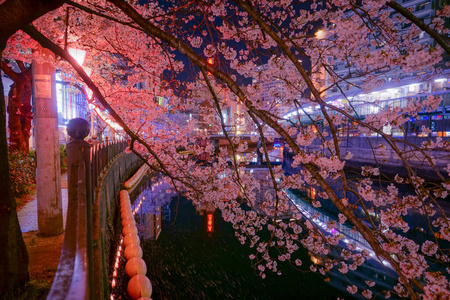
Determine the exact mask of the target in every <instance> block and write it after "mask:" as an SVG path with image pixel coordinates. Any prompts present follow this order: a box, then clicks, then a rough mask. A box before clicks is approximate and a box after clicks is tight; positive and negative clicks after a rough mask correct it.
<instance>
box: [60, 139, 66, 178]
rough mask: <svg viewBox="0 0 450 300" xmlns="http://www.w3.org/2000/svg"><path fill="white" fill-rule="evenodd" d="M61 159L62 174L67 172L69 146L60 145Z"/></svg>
mask: <svg viewBox="0 0 450 300" xmlns="http://www.w3.org/2000/svg"><path fill="white" fill-rule="evenodd" d="M59 158H60V161H61V172H64V171H67V146H66V145H59Z"/></svg>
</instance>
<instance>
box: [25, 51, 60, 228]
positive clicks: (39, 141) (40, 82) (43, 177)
mask: <svg viewBox="0 0 450 300" xmlns="http://www.w3.org/2000/svg"><path fill="white" fill-rule="evenodd" d="M38 51H39V52H40V54H41V56H42V55H44V56H47V57H49V58H54V54H53V52H51V51H50V50H48V49H46V48H40V49H39V50H38ZM32 74H33V75H32V76H33V77H32V78H33V100H34V120H35V135H36V194H37V214H38V231H39V234H40V235H45V236H52V235H59V234H60V233H62V232H63V229H64V227H63V214H62V195H61V167H60V154H59V130H58V110H57V106H56V83H55V67H54V66H52V65H51V64H50V63H43V62H42V61H39V60H36V59H35V60H34V61H33V64H32Z"/></svg>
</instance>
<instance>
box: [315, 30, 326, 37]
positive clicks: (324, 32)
mask: <svg viewBox="0 0 450 300" xmlns="http://www.w3.org/2000/svg"><path fill="white" fill-rule="evenodd" d="M326 36H327V32H326V31H325V30H322V29H320V30H317V32H316V39H318V40H322V39H324V38H326Z"/></svg>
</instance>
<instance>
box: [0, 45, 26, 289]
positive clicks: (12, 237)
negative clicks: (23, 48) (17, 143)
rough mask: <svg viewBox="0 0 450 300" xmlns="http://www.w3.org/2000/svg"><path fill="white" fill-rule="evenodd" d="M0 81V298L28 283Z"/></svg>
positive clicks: (0, 51) (1, 50) (0, 83)
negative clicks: (13, 192)
mask: <svg viewBox="0 0 450 300" xmlns="http://www.w3.org/2000/svg"><path fill="white" fill-rule="evenodd" d="M2 52H3V47H0V60H1V57H2ZM5 108H6V107H5V95H4V89H3V83H2V82H1V80H0V191H1V192H2V196H1V197H0V243H1V245H2V246H1V247H0V294H4V293H6V292H8V291H10V290H12V289H15V288H18V287H20V286H23V285H24V284H25V283H26V282H27V281H28V280H29V275H28V253H27V248H26V246H25V243H24V241H23V238H22V232H21V230H20V225H19V219H18V218H17V213H16V200H15V199H14V196H13V194H12V191H11V184H10V177H9V163H8V159H7V158H8V144H7V139H6V109H5Z"/></svg>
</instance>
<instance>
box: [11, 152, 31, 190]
mask: <svg viewBox="0 0 450 300" xmlns="http://www.w3.org/2000/svg"><path fill="white" fill-rule="evenodd" d="M8 160H9V174H10V176H11V188H12V190H13V193H14V194H15V195H16V196H21V195H25V194H30V193H31V192H32V191H33V190H34V188H35V184H36V163H35V160H34V155H33V153H30V154H29V155H24V154H23V153H22V152H20V151H13V152H11V153H9V154H8Z"/></svg>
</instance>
